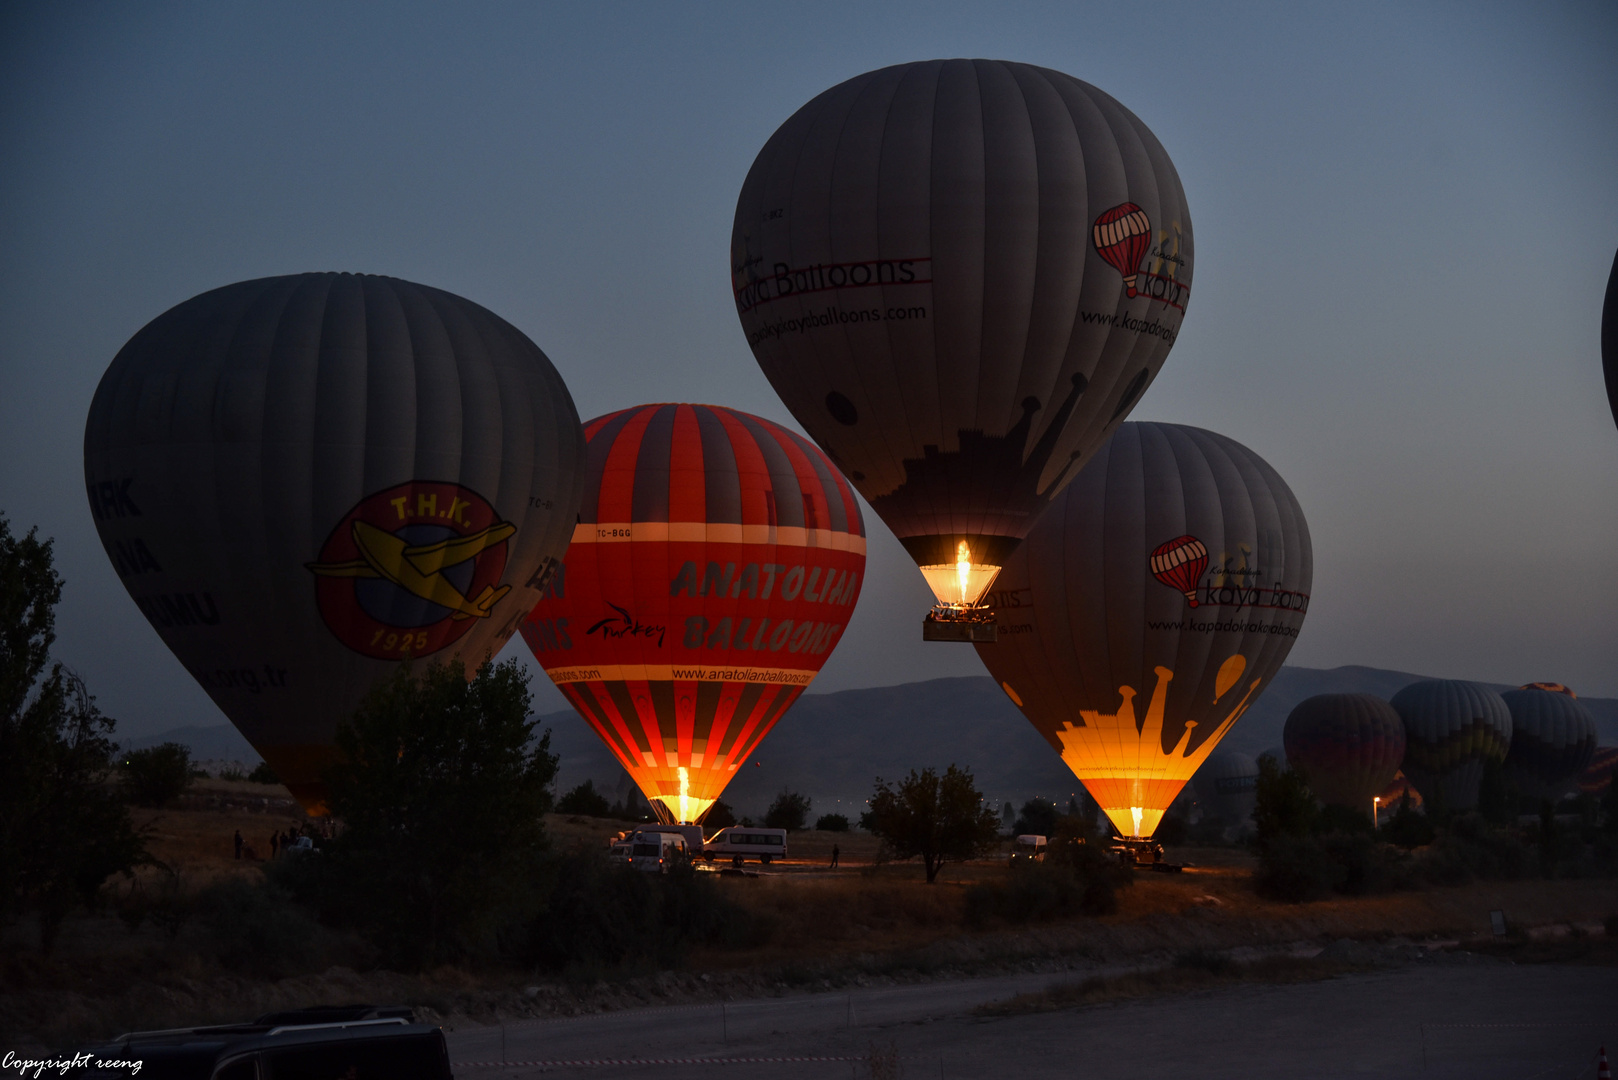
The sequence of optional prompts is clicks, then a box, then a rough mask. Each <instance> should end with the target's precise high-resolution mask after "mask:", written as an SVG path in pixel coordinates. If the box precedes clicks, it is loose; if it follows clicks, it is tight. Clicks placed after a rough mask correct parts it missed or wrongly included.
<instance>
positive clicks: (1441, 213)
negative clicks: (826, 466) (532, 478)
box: [0, 0, 1618, 734]
mask: <svg viewBox="0 0 1618 1080" xmlns="http://www.w3.org/2000/svg"><path fill="white" fill-rule="evenodd" d="M940 56H986V57H994V58H1000V59H1008V60H1022V61H1027V62H1031V63H1036V64H1042V65H1046V66H1049V67H1053V68H1057V69H1060V70H1062V71H1066V72H1068V73H1070V74H1073V75H1076V76H1078V77H1079V78H1082V79H1085V80H1086V81H1089V82H1092V83H1094V84H1096V85H1097V86H1099V87H1101V88H1102V89H1104V90H1106V91H1108V92H1109V93H1111V94H1112V95H1114V96H1115V97H1117V98H1118V99H1119V100H1120V101H1122V102H1123V103H1124V104H1125V105H1127V106H1128V107H1129V108H1131V109H1132V110H1134V111H1135V112H1136V113H1137V114H1138V115H1139V116H1140V117H1141V119H1142V120H1144V121H1145V122H1146V124H1147V125H1148V126H1150V127H1151V128H1152V130H1153V131H1154V132H1155V133H1156V134H1157V136H1158V138H1159V139H1160V140H1161V141H1162V143H1163V145H1164V146H1165V147H1166V148H1167V150H1168V152H1169V154H1170V155H1171V156H1172V158H1173V159H1174V162H1175V164H1176V166H1177V167H1178V169H1179V171H1180V175H1181V178H1182V180H1183V181H1184V184H1185V190H1186V195H1187V198H1188V199H1189V201H1190V204H1191V213H1192V218H1193V221H1194V223H1195V229H1196V244H1197V275H1196V285H1197V292H1196V299H1195V301H1194V302H1193V303H1192V304H1191V306H1190V308H1189V310H1188V313H1187V318H1186V322H1185V327H1184V331H1183V333H1182V335H1181V337H1180V340H1179V342H1178V343H1177V344H1176V346H1175V348H1174V351H1173V353H1172V354H1171V355H1170V357H1169V360H1168V363H1167V364H1166V365H1165V367H1164V369H1163V373H1162V375H1161V376H1160V377H1159V379H1158V381H1157V382H1156V383H1155V384H1154V385H1153V387H1152V389H1151V390H1150V392H1149V393H1148V394H1147V395H1146V396H1145V398H1144V399H1143V401H1142V403H1141V405H1140V406H1139V407H1138V408H1137V409H1136V410H1135V413H1134V417H1135V418H1136V419H1150V420H1168V421H1175V422H1180V423H1189V424H1196V425H1199V426H1202V427H1207V428H1211V429H1213V430H1215V431H1219V432H1222V433H1224V434H1226V435H1229V436H1231V437H1233V438H1235V439H1237V440H1239V441H1241V442H1243V443H1245V444H1247V445H1248V446H1250V447H1252V448H1253V449H1254V450H1256V451H1257V452H1258V453H1259V454H1261V455H1262V456H1264V457H1265V458H1266V459H1267V460H1269V461H1270V463H1271V464H1273V465H1274V466H1275V467H1276V468H1277V469H1278V470H1279V471H1280V473H1281V474H1282V475H1283V476H1284V477H1286V478H1287V480H1288V482H1289V483H1290V484H1291V485H1292V487H1293V489H1294V491H1295V492H1296V493H1297V495H1298V498H1299V499H1300V501H1301V502H1302V504H1303V507H1304V510H1305V512H1306V514H1307V515H1308V519H1309V524H1310V528H1311V531H1312V533H1313V536H1314V544H1315V560H1316V570H1315V584H1314V599H1313V603H1312V606H1311V610H1310V615H1309V619H1308V622H1307V623H1306V625H1305V626H1304V630H1303V634H1302V636H1301V637H1300V638H1299V640H1298V643H1297V646H1296V648H1295V649H1294V651H1293V653H1292V656H1291V662H1293V663H1300V664H1305V665H1310V666H1319V667H1328V666H1335V665H1338V664H1370V665H1376V666H1382V667H1397V668H1400V669H1404V670H1409V671H1417V672H1422V673H1428V674H1433V675H1441V676H1447V677H1455V678H1480V679H1489V680H1497V681H1500V682H1519V681H1526V680H1530V679H1554V680H1559V681H1563V682H1566V683H1568V684H1570V685H1572V686H1574V687H1575V688H1576V689H1578V690H1579V691H1581V692H1583V693H1587V694H1595V695H1618V663H1615V660H1618V617H1615V616H1618V604H1615V601H1618V543H1615V537H1618V430H1615V428H1614V426H1613V422H1612V417H1611V415H1610V414H1609V413H1608V409H1607V404H1606V400H1605V397H1604V393H1603V388H1602V381H1601V374H1600V363H1599V356H1598V351H1599V347H1598V334H1599V320H1600V312H1601V302H1602V294H1603V290H1604V288H1605V284H1606V279H1607V274H1608V271H1609V269H1610V267H1611V265H1612V260H1613V252H1614V248H1615V246H1618V62H1615V60H1614V58H1615V57H1618V5H1614V4H1612V3H1611V2H1610V0H1604V2H1596V3H1573V4H1551V3H1547V4H1535V5H1503V4H1485V3H1453V4H1445V3H1434V4H1410V3H1400V4H1375V3H1361V4H1352V5H1344V4H1296V3H1287V4H1274V5H1260V4H1241V5H1234V4H1227V5H1215V4H1208V3H1195V4H1176V3H1165V2H1160V3H1156V4H1149V5H1143V4H1139V3H1132V4H1086V3H1076V2H1072V0H1064V2H1059V3H1023V4H1008V3H997V4H993V5H990V4H963V3H953V4H952V3H930V4H913V3H908V4H907V3H888V4H883V5H872V4H837V3H815V4H793V5H781V4H725V3H704V4H697V3H690V4H676V3H655V4H654V3H612V4H588V5H587V4H572V5H562V4H540V3H523V4H507V3H496V2H485V3H479V4H475V5H425V4H408V3H385V4H384V3H343V4H332V3H296V2H286V3H278V4H258V5H250V4H240V3H199V4H191V5H187V4H174V3H145V4H115V3H26V2H14V3H10V4H7V5H5V6H4V8H3V9H0V512H3V513H4V514H5V515H6V516H7V517H8V518H9V519H10V521H11V523H12V526H13V528H14V529H17V528H20V529H26V528H28V527H29V526H33V525H37V526H38V527H39V528H40V529H41V531H42V532H43V533H44V534H46V535H49V536H53V537H55V538H56V544H57V549H56V550H57V558H58V566H59V569H60V570H61V572H62V573H63V575H64V576H65V577H66V579H67V592H66V596H65V599H64V601H63V604H62V607H61V611H60V616H59V621H58V631H59V641H58V652H59V655H60V656H61V658H62V659H64V660H66V661H67V662H68V663H70V664H72V665H73V666H75V667H77V668H78V669H79V670H80V671H81V672H82V673H83V674H84V675H85V676H86V678H87V679H88V681H89V683H90V686H91V688H92V689H93V690H94V691H95V692H96V693H97V694H98V695H99V697H100V699H101V703H102V705H103V707H104V708H105V709H106V710H107V711H108V712H110V713H112V714H113V715H115V716H117V717H119V718H120V719H121V720H122V721H123V728H122V730H123V731H125V732H128V733H130V734H135V733H140V732H145V731H155V730H160V729H162V728H166V727H169V726H173V725H176V724H182V723H217V722H219V719H220V718H219V714H218V713H217V711H215V710H214V708H213V706H212V704H211V703H210V702H209V701H208V699H207V698H206V697H205V696H204V695H203V694H202V692H201V691H200V690H199V689H198V688H197V687H196V686H195V685H194V684H193V683H192V681H191V679H190V677H189V676H188V675H187V674H186V673H185V671H184V670H183V669H182V668H181V667H180V665H179V664H178V662H177V661H175V660H174V659H173V658H172V657H171V656H170V655H169V653H168V652H167V650H166V649H165V648H164V647H163V645H162V644H161V642H160V641H159V640H158V638H157V635H156V633H155V632H153V631H152V630H151V628H150V627H149V626H148V625H147V624H146V623H145V621H144V620H143V618H142V617H141V616H140V614H139V613H138V611H137V610H136V608H135V606H134V604H133V603H132V602H131V601H130V599H129V597H128V595H127V594H126V593H125V591H124V589H123V587H122V586H121V585H120V583H119V581H118V578H117V577H116V576H115V574H114V573H113V571H112V569H111V567H110V566H109V564H108V562H107V559H106V557H105V555H104V553H103V552H102V550H101V547H100V544H99V542H98V541H97V539H96V535H95V530H94V528H93V526H92V522H91V518H90V514H89V511H88V508H87V507H86V505H85V499H84V494H83V486H82V463H81V461H82V459H81V454H82V442H81V440H82V435H83V425H84V418H85V413H86V409H87V407H88V404H89V401H90V398H91V395H92V394H93V393H94V390H95V386H96V383H97V381H98V380H99V379H100V377H101V373H102V372H103V370H104V369H105V368H106V365H107V363H108V362H109V361H110V360H111V359H112V357H113V355H114V354H115V353H116V352H117V350H118V348H119V347H120V346H121V345H122V344H123V343H124V342H125V341H126V340H127V339H128V338H129V337H130V336H131V335H132V334H133V333H134V332H135V331H136V330H137V329H139V328H140V326H141V325H143V324H144V323H145V322H146V321H148V320H149V319H151V318H152V317H154V316H156V315H157V314H159V313H160V312H162V311H164V310H165V309H167V308H168V307H170V306H172V305H174V304H176V303H179V302H180V301H182V300H185V299H186V298H188V297H190V296H192V295H194V294H196V293H199V292H202V291H204V290H206V289H209V288H213V287H215V286H218V285H223V284H226V283H229V282H232V281H237V280H241V279H244V278H251V277H260V276H264V275H269V274H283V273H294V272H299V271H305V270H355V271H366V272H371V273H382V274H392V275H397V276H399V277H404V278H408V279H411V280H414V281H420V282H423V283H426V284H430V285H435V286H438V287H441V288H444V289H448V290H450V291H452V292H455V293H459V294H461V295H464V296H466V297H468V298H470V299H473V300H476V301H478V302H479V303H482V304H484V305H486V306H487V307H489V308H491V309H493V310H494V311H496V312H498V313H499V314H501V315H502V316H504V317H505V318H507V319H509V320H510V321H511V322H513V323H515V324H516V325H517V326H518V327H520V328H521V329H522V330H524V331H525V332H526V333H528V335H529V336H530V337H532V338H533V339H534V340H535V341H536V342H538V343H539V345H540V346H541V347H542V348H543V349H545V351H546V352H547V353H548V354H549V355H550V357H551V358H552V360H553V361H554V362H555V363H556V365H557V367H558V368H559V369H560V370H561V372H562V374H563V376H564V377H565V378H566V379H567V381H568V384H569V386H570V387H571V389H572V392H573V395H574V398H575V400H576V402H577V404H578V407H579V413H580V415H581V416H582V417H586V418H588V417H591V416H595V415H598V414H600V413H602V412H605V411H607V410H609V409H613V408H618V407H621V406H625V405H629V404H634V403H639V402H644V401H659V400H676V401H678V400H685V401H708V402H717V403H722V404H727V405H732V406H735V407H738V408H742V409H746V410H749V411H752V412H757V413H761V414H763V415H765V416H769V417H772V418H774V419H776V420H780V421H783V422H786V423H789V424H790V423H791V418H790V416H788V414H787V413H786V411H785V410H784V409H783V408H782V407H781V406H780V404H779V403H778V402H777V400H776V398H775V396H774V394H773V392H772V391H771V389H770V387H769V384H768V383H767V382H766V381H765V379H764V377H763V375H762V374H761V373H760V372H759V370H758V368H757V366H756V365H755V364H754V362H753V359H752V356H751V354H750V353H749V351H748V349H747V345H746V342H745V341H744V340H743V338H742V334H741V331H740V329H739V326H738V323H737V319H736V315H735V311H734V307H733V304H732V302H731V299H730V295H729V290H728V285H727V281H728V279H727V272H726V270H727V250H728V243H729V235H730V226H731V217H732V213H733V210H734V205H735V198H736V195H737V192H738V190H739V189H740V186H741V182H742V178H743V177H744V176H745V174H746V172H747V169H748V166H749V165H750V164H751V163H752V160H753V156H754V154H756V153H757V151H758V149H759V148H760V147H761V146H762V145H763V143H764V141H765V139H766V138H768V136H769V135H770V133H771V132H772V131H774V129H775V128H776V126H777V125H779V124H780V123H781V122H782V121H783V120H785V119H786V118H787V117H788V116H789V115H790V114H791V113H792V112H793V111H794V110H796V109H797V108H798V107H799V106H800V105H802V104H803V103H804V102H806V101H807V100H808V99H809V98H810V97H812V96H813V95H814V94H816V93H818V92H819V91H821V90H823V89H825V88H827V87H829V86H831V85H833V84H834V83H837V82H839V81H841V80H843V79H846V78H849V77H850V76H853V75H856V74H858V73H860V72H862V71H866V70H869V69H871V68H875V67H880V66H883V65H886V64H891V63H898V62H902V61H908V60H918V59H927V58H933V57H940ZM867 521H868V525H869V527H870V529H871V531H872V533H873V541H874V542H873V545H872V548H871V556H870V574H869V579H868V584H867V586H866V590H865V595H864V597H863V598H862V600H861V603H860V610H859V612H858V614H857V615H856V617H855V619H854V621H853V623H852V625H851V627H850V629H849V632H848V634H847V636H846V637H845V638H844V639H843V642H842V645H841V647H840V648H839V649H838V651H837V653H836V654H835V655H834V656H833V658H832V659H831V661H830V662H829V663H828V664H827V666H826V669H825V671H824V673H823V674H822V676H821V678H820V680H819V682H817V683H816V687H815V688H816V689H826V690H833V689H846V688H850V687H857V686H870V685H883V684H889V683H894V682H901V681H905V680H910V679H919V678H929V677H934V676H940V675H953V674H962V673H973V672H977V671H980V670H981V668H980V667H979V665H978V661H977V660H976V658H975V657H974V656H973V655H972V653H971V651H970V648H969V647H968V646H951V645H924V644H923V643H922V642H921V641H920V627H919V620H920V617H921V614H922V612H923V611H924V609H925V608H926V607H927V605H928V603H929V595H928V593H927V590H926V588H925V586H924V585H923V584H922V582H921V579H920V575H919V574H917V573H916V572H915V570H914V569H913V567H912V566H911V564H910V562H909V560H908V559H907V558H906V557H905V556H904V553H903V551H902V549H901V548H900V547H899V546H898V544H897V543H896V542H895V541H894V540H893V539H892V537H891V535H890V534H888V533H887V532H886V530H885V528H884V527H883V526H882V525H881V523H880V522H879V521H877V520H876V518H875V516H874V515H871V514H869V512H867ZM520 650H521V645H520V642H517V643H516V644H514V645H513V646H512V647H511V648H510V650H509V651H510V653H516V652H518V651H520ZM536 670H537V669H536ZM536 688H537V689H538V690H539V691H540V693H539V700H540V705H541V707H542V708H544V709H550V708H560V707H562V699H561V698H560V696H559V695H557V694H556V692H555V691H554V689H553V688H551V687H550V685H549V683H548V682H546V681H545V680H544V678H543V675H540V676H539V678H538V680H537V682H536Z"/></svg>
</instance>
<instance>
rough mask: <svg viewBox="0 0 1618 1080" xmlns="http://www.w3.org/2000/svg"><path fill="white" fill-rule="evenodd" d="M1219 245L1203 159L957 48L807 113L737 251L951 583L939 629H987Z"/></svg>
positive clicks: (904, 519)
mask: <svg viewBox="0 0 1618 1080" xmlns="http://www.w3.org/2000/svg"><path fill="white" fill-rule="evenodd" d="M1193 263H1194V247H1193V243H1192V231H1191V218H1190V214H1189V212H1188V210H1187V208H1186V201H1185V193H1184V191H1183V190H1182V188H1181V186H1180V180H1179V176H1178V174H1177V173H1176V172H1175V169H1174V165H1173V163H1172V162H1171V161H1170V160H1169V157H1168V154H1167V153H1166V152H1165V151H1164V149H1163V147H1162V145H1161V144H1160V143H1159V142H1158V141H1157V138H1156V137H1155V136H1154V135H1153V134H1152V133H1151V131H1150V130H1148V129H1147V127H1146V125H1145V124H1143V123H1141V121H1140V120H1139V118H1137V117H1136V116H1135V115H1134V114H1133V113H1131V112H1130V111H1129V110H1128V109H1126V108H1124V107H1123V106H1122V105H1121V104H1119V103H1118V102H1117V101H1115V100H1114V99H1113V98H1111V97H1109V96H1108V95H1107V94H1105V93H1103V92H1102V91H1100V90H1098V89H1097V88H1095V87H1094V86H1091V85H1089V84H1087V83H1084V82H1080V81H1079V80H1078V79H1075V78H1073V77H1071V76H1069V75H1064V74H1062V73H1061V72H1058V71H1052V70H1050V69H1048V68H1041V67H1034V66H1032V65H1029V64H1019V63H1010V62H1005V61H998V60H933V61H926V62H920V63H910V64H899V65H895V66H893V67H886V68H882V69H880V70H877V71H871V72H867V73H866V74H864V75H860V76H857V77H856V78H853V79H849V80H848V81H847V82H844V83H841V84H839V85H837V86H835V87H832V88H831V89H830V90H827V91H826V92H825V93H823V94H821V95H819V96H818V97H816V98H815V99H814V100H813V101H811V102H809V103H808V104H807V105H805V106H803V108H801V109H799V110H798V111H797V112H796V113H794V114H793V115H792V116H791V117H790V118H789V119H788V120H787V121H786V122H785V123H784V124H782V125H781V127H780V129H779V130H777V131H776V132H775V134H774V135H772V136H771V137H770V139H769V141H768V142H767V143H766V144H765V146H764V148H763V149H762V150H761V151H760V152H759V155H758V158H757V159H756V160H755V161H754V162H753V165H752V168H751V169H750V170H749V171H748V174H747V179H746V181H745V183H744V184H743V186H742V191H741V195H740V197H739V199H738V200H737V204H736V217H735V225H734V228H733V230H732V233H731V267H730V269H731V285H732V289H733V291H734V293H735V300H736V310H737V313H738V315H739V316H740V319H741V323H742V329H743V330H744V332H745V333H746V335H747V340H748V344H749V345H750V346H751V347H752V349H753V355H754V356H755V357H756V358H757V360H758V363H759V366H760V367H761V368H763V370H764V373H765V375H766V376H767V377H768V378H769V380H770V384H771V385H772V386H773V387H774V388H775V391H776V393H777V394H779V395H780V397H781V400H782V402H783V403H784V404H785V405H786V407H787V408H788V409H789V410H790V411H791V412H792V415H793V416H794V417H795V418H796V419H797V421H798V422H799V423H800V424H802V425H803V428H804V430H805V431H807V432H808V433H809V435H810V436H811V437H812V438H813V439H814V440H815V441H816V442H817V443H818V444H819V445H820V447H821V448H822V449H823V450H824V451H825V452H826V454H827V455H828V456H829V457H830V458H831V459H832V460H833V461H834V462H836V463H837V465H838V466H839V467H840V468H841V469H842V470H843V472H844V473H845V474H846V475H847V476H848V477H849V478H850V479H851V480H852V481H853V482H854V486H855V487H856V488H857V489H858V490H859V492H860V494H862V495H863V496H865V498H866V499H867V500H868V501H869V502H870V504H871V508H872V509H873V510H875V511H876V513H877V515H878V516H879V517H881V518H882V520H883V521H884V522H885V523H886V524H887V525H888V527H889V528H891V529H892V530H893V532H894V534H895V535H896V536H897V537H898V538H899V540H900V542H901V543H902V544H903V545H904V546H905V550H906V551H907V552H908V553H909V554H910V556H911V557H912V558H913V559H914V560H915V562H916V564H917V565H918V566H919V567H920V568H921V570H922V574H923V576H924V577H925V578H926V580H927V582H928V585H929V586H930V587H931V588H932V590H933V592H934V595H935V597H936V598H937V601H938V606H937V607H936V608H935V609H934V614H933V616H930V617H929V621H928V622H927V624H926V630H925V635H924V636H928V637H935V636H937V637H938V638H939V639H945V640H972V639H973V637H972V635H973V634H974V633H975V632H976V631H975V630H974V629H972V627H982V628H983V630H984V632H988V630H989V629H990V625H991V624H989V623H987V622H985V621H983V620H984V618H985V616H982V615H973V614H969V613H968V609H970V608H971V607H972V606H973V605H974V604H976V603H977V601H978V599H979V598H980V597H981V596H982V594H983V593H984V592H985V591H986V590H987V589H988V588H989V586H990V585H991V584H992V582H993V580H994V576H995V574H996V573H998V572H999V568H1000V567H1001V566H1003V565H1005V561H1006V559H1007V558H1008V557H1009V556H1010V554H1011V553H1012V552H1013V551H1014V550H1015V549H1016V548H1017V545H1018V544H1019V543H1021V542H1022V539H1023V537H1025V536H1027V535H1028V530H1029V529H1030V528H1031V527H1032V525H1033V523H1034V521H1035V520H1036V519H1037V518H1038V517H1039V514H1040V512H1041V511H1042V510H1043V509H1044V508H1045V507H1046V506H1047V505H1048V504H1049V503H1050V501H1051V500H1052V499H1053V498H1054V497H1055V496H1056V495H1057V493H1058V492H1060V491H1061V490H1062V488H1063V487H1064V486H1065V485H1066V484H1067V483H1068V482H1069V481H1071V480H1072V478H1073V477H1074V476H1076V475H1077V474H1078V470H1079V469H1080V468H1082V467H1083V466H1084V464H1085V462H1086V461H1088V460H1089V459H1090V458H1091V457H1092V456H1093V455H1094V454H1095V452H1096V451H1097V449H1098V448H1099V447H1100V446H1101V444H1102V443H1103V442H1104V441H1105V439H1106V437H1107V436H1108V435H1109V434H1111V433H1112V432H1113V431H1115V430H1116V429H1117V426H1118V425H1119V424H1120V423H1121V422H1122V421H1123V419H1124V418H1125V417H1126V416H1128V414H1129V411H1130V410H1131V409H1132V408H1133V407H1134V406H1135V404H1136V403H1137V402H1138V401H1139V400H1140V396H1141V394H1142V393H1143V392H1144V391H1145V390H1146V388H1147V387H1148V386H1149V385H1150V384H1151V381H1152V379H1153V378H1154V377H1155V376H1156V375H1157V372H1158V370H1159V368H1161V367H1162V365H1163V362H1164V360H1165V359H1166V358H1167V357H1168V354H1169V349H1170V348H1171V347H1172V345H1173V344H1174V341H1175V339H1176V338H1177V337H1178V336H1179V332H1180V323H1181V320H1182V319H1183V318H1184V314H1185V309H1186V305H1187V303H1188V302H1189V300H1190V295H1191V278H1192V267H1193ZM940 620H943V621H942V622H940ZM961 635H965V636H961Z"/></svg>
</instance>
